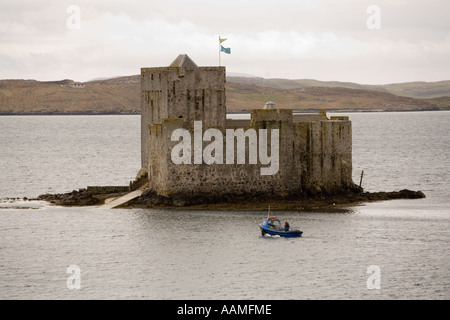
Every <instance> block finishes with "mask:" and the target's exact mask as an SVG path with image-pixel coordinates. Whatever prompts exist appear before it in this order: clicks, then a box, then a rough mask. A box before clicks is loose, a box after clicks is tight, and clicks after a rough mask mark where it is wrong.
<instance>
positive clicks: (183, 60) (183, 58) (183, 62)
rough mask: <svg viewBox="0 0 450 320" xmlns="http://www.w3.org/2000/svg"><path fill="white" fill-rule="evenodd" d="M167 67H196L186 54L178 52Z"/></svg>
mask: <svg viewBox="0 0 450 320" xmlns="http://www.w3.org/2000/svg"><path fill="white" fill-rule="evenodd" d="M169 67H192V68H196V69H197V68H198V66H197V64H196V63H195V62H194V61H192V59H191V58H190V57H189V56H188V55H187V54H180V55H179V56H178V57H177V58H176V59H175V60H173V62H172V63H171V64H170V66H169Z"/></svg>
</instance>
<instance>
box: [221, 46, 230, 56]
mask: <svg viewBox="0 0 450 320" xmlns="http://www.w3.org/2000/svg"><path fill="white" fill-rule="evenodd" d="M220 51H222V52H225V53H226V54H231V48H225V47H224V46H222V45H221V46H220Z"/></svg>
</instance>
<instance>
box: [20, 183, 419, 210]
mask: <svg viewBox="0 0 450 320" xmlns="http://www.w3.org/2000/svg"><path fill="white" fill-rule="evenodd" d="M128 192H129V187H125V186H106V187H87V188H83V189H79V190H73V191H72V192H68V193H62V194H43V195H40V196H38V197H37V198H35V199H26V200H39V201H47V202H48V203H50V204H52V205H56V206H70V207H76V206H101V205H103V204H104V203H105V201H107V199H113V198H117V197H120V196H123V195H125V194H127V193H128ZM422 198H426V196H425V194H424V193H423V192H422V191H412V190H408V189H402V190H400V191H390V192H384V191H381V192H363V191H359V192H358V191H350V190H349V191H347V192H343V193H339V194H327V195H325V194H316V195H308V196H297V197H294V196H288V197H281V196H267V195H226V196H215V195H195V196H182V195H174V196H171V197H169V196H168V197H164V196H159V195H156V193H155V192H153V191H151V190H146V191H144V192H143V193H142V195H141V196H139V197H137V198H135V199H133V200H130V201H129V202H127V203H125V204H123V205H120V206H118V207H116V208H120V209H134V208H140V209H170V210H214V211H265V210H267V208H268V207H269V206H270V209H271V210H272V211H280V210H283V211H299V210H316V209H330V208H345V207H350V206H358V205H364V204H365V203H368V202H377V201H387V200H398V199H422ZM24 199H25V198H24Z"/></svg>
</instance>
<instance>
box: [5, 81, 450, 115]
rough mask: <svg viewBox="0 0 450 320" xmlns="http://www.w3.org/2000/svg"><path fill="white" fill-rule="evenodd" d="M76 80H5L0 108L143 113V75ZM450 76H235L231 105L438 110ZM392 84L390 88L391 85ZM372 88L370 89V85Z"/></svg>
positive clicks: (444, 100)
mask: <svg viewBox="0 0 450 320" xmlns="http://www.w3.org/2000/svg"><path fill="white" fill-rule="evenodd" d="M69 83H71V81H70V80H63V81H53V82H39V81H35V80H0V114H20V113H33V114H48V113H139V111H140V76H139V75H134V76H126V77H119V78H115V79H107V80H97V81H91V82H87V83H85V88H82V89H73V88H71V87H70V86H69V85H68V84H69ZM448 87H450V81H442V82H437V83H408V84H393V85H385V86H382V87H377V86H364V85H359V84H355V83H344V82H321V81H317V80H288V79H262V78H243V77H229V78H228V80H227V84H226V90H227V109H228V110H229V111H242V110H250V109H254V108H262V107H263V106H264V104H265V103H266V102H267V101H270V100H272V101H274V102H275V103H276V104H277V107H278V108H290V109H299V110H317V109H329V110H365V111H380V110H433V109H436V108H438V107H439V108H443V109H445V108H447V109H448V108H449V106H450V98H449V97H448V96H450V93H448V94H447V97H439V98H437V97H434V95H438V94H442V95H444V96H445V93H446V92H450V90H449V89H448ZM389 88H390V89H389ZM369 89H370V90H369ZM393 90H394V91H396V92H402V93H405V92H406V93H408V92H414V95H416V96H424V97H427V98H430V97H432V99H429V100H423V99H415V98H413V97H404V96H397V95H394V94H392V93H390V92H389V91H393Z"/></svg>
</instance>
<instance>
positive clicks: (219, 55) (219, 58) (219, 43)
mask: <svg viewBox="0 0 450 320" xmlns="http://www.w3.org/2000/svg"><path fill="white" fill-rule="evenodd" d="M220 46H221V45H220V36H219V67H220V63H221V61H220V52H221V51H222V50H221V48H220Z"/></svg>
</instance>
